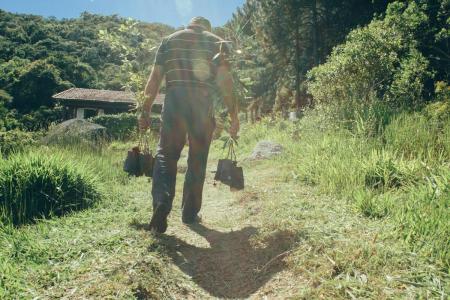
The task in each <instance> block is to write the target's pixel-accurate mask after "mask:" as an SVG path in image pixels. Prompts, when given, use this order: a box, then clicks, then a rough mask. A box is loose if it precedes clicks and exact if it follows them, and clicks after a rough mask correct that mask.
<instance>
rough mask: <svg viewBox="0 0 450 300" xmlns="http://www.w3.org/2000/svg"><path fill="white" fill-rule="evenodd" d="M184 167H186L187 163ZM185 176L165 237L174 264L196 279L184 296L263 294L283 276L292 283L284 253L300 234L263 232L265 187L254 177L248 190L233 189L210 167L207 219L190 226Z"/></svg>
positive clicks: (206, 185) (203, 213)
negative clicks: (183, 200) (184, 205)
mask: <svg viewBox="0 0 450 300" xmlns="http://www.w3.org/2000/svg"><path fill="white" fill-rule="evenodd" d="M214 166H215V162H210V164H209V168H208V169H209V170H212V169H214ZM179 169H180V170H183V169H184V167H183V164H182V165H181V167H180V168H179ZM254 171H256V170H253V171H250V170H247V172H249V173H248V174H247V175H248V177H249V178H254V174H252V172H254ZM268 175H269V174H266V176H268ZM263 177H264V176H263ZM263 177H260V179H261V180H263V182H261V183H266V182H264V181H266V180H267V179H269V178H263ZM182 178H183V176H182V175H181V176H179V178H178V179H179V183H178V187H179V188H178V189H177V196H176V200H175V205H174V211H173V213H172V214H171V217H170V219H169V226H170V227H169V229H168V231H167V233H166V235H164V236H161V237H160V239H161V242H162V243H163V245H165V247H166V251H167V253H168V256H169V257H170V258H171V260H172V262H173V264H174V265H176V267H177V268H178V269H179V270H181V271H182V272H183V273H184V274H186V275H187V276H188V278H189V279H190V280H191V281H192V283H193V289H192V290H191V291H190V292H189V293H187V294H183V295H179V296H178V297H179V298H180V299H181V298H191V299H199V298H232V299H234V298H252V297H254V298H261V297H262V296H263V295H262V294H267V293H268V291H270V288H269V287H270V286H271V285H273V284H274V282H277V285H279V284H280V283H279V282H280V281H283V279H281V277H285V279H286V280H285V282H286V283H287V284H289V282H291V281H289V280H287V278H288V275H289V274H288V273H289V272H287V271H285V262H284V258H285V257H287V255H288V254H289V250H290V249H291V246H292V244H293V242H294V237H293V236H292V233H290V232H287V231H277V232H275V233H273V234H270V235H267V236H264V237H262V234H261V232H262V231H263V228H262V222H263V221H264V220H262V219H261V217H260V216H259V211H258V201H260V199H259V197H258V194H259V193H261V192H263V191H262V190H261V191H258V190H255V188H254V187H253V186H252V183H251V182H250V183H248V184H250V185H249V186H248V187H247V188H246V190H245V191H243V192H231V191H230V189H229V188H228V187H226V186H223V185H221V184H214V181H213V174H212V172H208V178H207V180H206V183H205V189H204V200H203V201H204V202H203V206H202V211H201V216H202V222H201V223H200V224H196V225H193V226H185V225H183V224H182V223H181V221H180V219H181V216H180V210H179V207H180V197H181V194H182V190H181V186H182V185H181V181H182ZM263 186H264V185H263ZM271 293H273V291H271Z"/></svg>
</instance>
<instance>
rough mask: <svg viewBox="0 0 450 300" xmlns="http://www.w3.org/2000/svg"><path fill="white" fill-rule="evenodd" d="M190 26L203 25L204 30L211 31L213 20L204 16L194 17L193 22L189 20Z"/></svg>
mask: <svg viewBox="0 0 450 300" xmlns="http://www.w3.org/2000/svg"><path fill="white" fill-rule="evenodd" d="M189 26H192V27H201V28H202V29H203V30H206V31H211V22H209V20H208V19H206V18H203V17H194V18H192V20H191V22H189Z"/></svg>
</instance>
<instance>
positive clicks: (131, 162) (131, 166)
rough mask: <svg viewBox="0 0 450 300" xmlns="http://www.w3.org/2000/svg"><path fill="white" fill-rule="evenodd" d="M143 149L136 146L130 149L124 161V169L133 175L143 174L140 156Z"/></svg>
mask: <svg viewBox="0 0 450 300" xmlns="http://www.w3.org/2000/svg"><path fill="white" fill-rule="evenodd" d="M140 154H141V151H140V149H139V147H134V148H133V149H131V150H129V151H128V153H127V157H126V158H125V162H124V163H123V170H124V171H125V172H127V173H128V174H129V175H132V176H141V175H142V174H140V168H139V156H140Z"/></svg>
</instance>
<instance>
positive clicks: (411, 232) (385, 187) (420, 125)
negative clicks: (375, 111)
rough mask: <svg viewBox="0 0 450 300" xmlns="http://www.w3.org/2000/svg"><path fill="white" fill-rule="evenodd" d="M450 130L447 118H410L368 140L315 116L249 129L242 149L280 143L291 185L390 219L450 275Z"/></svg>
mask: <svg viewBox="0 0 450 300" xmlns="http://www.w3.org/2000/svg"><path fill="white" fill-rule="evenodd" d="M363 122H364V121H363V120H361V123H362V124H363ZM449 127H450V121H449V119H447V120H444V121H443V122H432V121H428V120H427V119H426V117H425V116H423V115H421V114H420V113H411V114H402V115H400V116H398V117H397V118H393V119H392V121H391V122H390V124H389V125H387V127H386V128H385V130H384V131H383V132H384V133H383V134H381V135H375V136H367V135H362V134H358V133H354V132H355V131H350V130H347V129H340V128H338V127H336V126H334V125H333V124H327V123H326V122H325V121H324V119H322V118H321V116H320V115H318V113H314V114H313V113H311V114H308V115H307V116H306V117H305V118H303V119H302V120H301V121H300V122H299V123H297V124H293V123H289V122H286V121H275V122H274V121H269V120H264V121H263V122H261V123H259V124H258V125H255V126H254V127H249V128H246V129H245V130H244V131H243V132H245V133H244V134H243V136H242V137H241V140H240V145H244V147H249V148H251V147H252V146H253V145H254V144H255V143H256V142H257V141H258V140H261V139H269V140H273V141H276V142H280V143H281V144H282V145H283V146H284V147H285V155H284V156H283V157H281V158H279V159H281V160H283V161H285V162H286V167H287V168H288V169H289V171H288V172H287V173H288V174H290V175H289V176H290V179H291V180H297V181H303V182H306V183H308V184H311V185H315V186H317V188H319V189H320V190H321V191H322V192H324V193H329V194H333V195H336V196H339V197H343V198H345V199H348V201H351V203H353V204H354V207H355V209H356V210H357V211H358V212H359V213H361V214H363V215H365V216H366V217H370V218H383V217H386V216H389V217H390V218H392V220H394V222H396V223H397V224H398V226H397V228H398V234H399V236H401V237H403V238H404V239H405V240H407V241H408V242H409V243H410V245H411V247H412V249H414V250H415V251H417V252H420V253H422V254H423V255H427V256H430V257H431V259H432V260H433V261H435V262H436V263H437V264H439V265H440V266H441V267H442V268H446V269H448V268H449V267H450V207H449V206H450V151H449V149H450V148H449V147H450V138H449V137H450V136H449ZM246 145H248V146H246Z"/></svg>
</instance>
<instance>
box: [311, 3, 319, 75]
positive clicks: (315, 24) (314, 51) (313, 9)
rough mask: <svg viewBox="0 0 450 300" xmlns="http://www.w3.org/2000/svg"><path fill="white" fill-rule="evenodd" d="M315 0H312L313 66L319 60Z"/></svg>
mask: <svg viewBox="0 0 450 300" xmlns="http://www.w3.org/2000/svg"><path fill="white" fill-rule="evenodd" d="M317 26H318V24H317V0H312V39H313V56H314V66H317V65H318V64H319V63H320V62H319V53H318V50H317V48H318V47H317V44H318V40H317Z"/></svg>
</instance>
